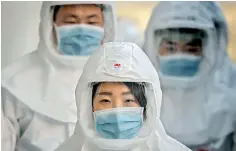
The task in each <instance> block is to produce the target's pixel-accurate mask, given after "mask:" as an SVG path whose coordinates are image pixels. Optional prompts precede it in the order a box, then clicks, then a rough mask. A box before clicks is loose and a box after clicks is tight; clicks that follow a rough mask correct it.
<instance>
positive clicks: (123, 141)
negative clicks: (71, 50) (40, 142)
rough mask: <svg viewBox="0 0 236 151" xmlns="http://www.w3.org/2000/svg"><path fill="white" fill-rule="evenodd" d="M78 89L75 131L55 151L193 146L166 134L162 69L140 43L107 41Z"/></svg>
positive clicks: (168, 150)
mask: <svg viewBox="0 0 236 151" xmlns="http://www.w3.org/2000/svg"><path fill="white" fill-rule="evenodd" d="M75 93H76V102H77V107H78V110H77V111H78V121H77V124H76V128H75V133H74V135H72V136H71V138H69V139H68V140H66V141H65V142H64V143H63V144H62V145H61V146H59V148H57V149H56V151H65V150H66V151H95V150H96V151H112V150H118V151H190V149H188V148H187V147H185V146H184V145H182V144H181V143H179V142H177V141H176V140H174V139H172V138H171V137H169V136H168V135H167V134H166V132H165V130H164V128H163V126H162V123H161V121H160V118H159V117H160V106H161V99H162V92H161V89H160V84H159V79H158V74H157V72H156V70H155V68H154V67H153V65H152V64H151V62H150V60H149V59H148V57H147V56H146V55H145V53H144V52H143V51H142V50H141V49H140V48H139V47H138V46H137V45H136V44H134V43H127V42H110V43H105V44H104V45H103V47H101V49H100V50H99V51H96V53H94V54H93V55H92V56H91V57H90V58H89V60H88V62H87V63H86V65H85V68H84V71H83V73H82V76H81V77H80V79H79V82H78V84H77V88H76V92H75Z"/></svg>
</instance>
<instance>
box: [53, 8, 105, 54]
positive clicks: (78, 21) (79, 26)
mask: <svg viewBox="0 0 236 151" xmlns="http://www.w3.org/2000/svg"><path fill="white" fill-rule="evenodd" d="M52 9H53V15H52V16H53V24H54V32H55V33H54V39H55V43H56V44H57V50H58V51H59V53H60V54H63V55H67V56H89V55H91V54H92V53H93V52H94V51H95V48H96V47H99V46H100V45H101V43H102V40H103V38H104V19H103V11H104V9H105V7H104V6H103V5H102V4H74V5H56V6H52Z"/></svg>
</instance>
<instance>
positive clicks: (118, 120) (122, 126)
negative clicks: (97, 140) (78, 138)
mask: <svg viewBox="0 0 236 151" xmlns="http://www.w3.org/2000/svg"><path fill="white" fill-rule="evenodd" d="M94 124H95V129H96V131H97V132H98V133H99V134H100V135H101V136H102V137H104V138H107V139H131V138H133V137H134V136H135V135H137V133H138V131H139V130H140V128H141V127H142V125H143V107H122V108H113V109H108V110H100V111H95V112H94Z"/></svg>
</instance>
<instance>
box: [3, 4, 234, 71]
mask: <svg viewBox="0 0 236 151" xmlns="http://www.w3.org/2000/svg"><path fill="white" fill-rule="evenodd" d="M157 3H158V2H145V1H143V2H116V11H117V15H118V16H119V17H125V18H128V19H131V20H133V21H134V22H135V23H136V24H137V27H138V29H139V30H140V32H143V31H144V30H145V28H146V25H147V23H148V19H149V17H150V15H151V12H152V8H153V7H154V6H155V5H156V4H157ZM41 4H42V2H41V1H31V2H30V1H21V2H20V1H18V2H16V1H15V2H13V1H11V2H10V1H9V2H6V1H5V2H1V13H2V15H1V16H2V18H1V23H2V28H1V30H2V35H1V39H2V41H1V44H2V46H1V67H2V68H3V67H4V66H6V65H7V64H9V63H10V62H12V61H13V60H15V59H17V58H19V57H20V56H22V55H24V54H26V53H29V52H31V51H33V50H35V49H36V47H37V44H38V40H39V37H38V26H39V17H40V8H41ZM221 5H222V7H223V9H224V13H225V16H226V18H227V21H228V23H229V27H230V45H229V49H228V51H229V54H230V57H231V58H232V59H233V61H234V62H236V50H233V49H236V43H235V42H233V41H234V39H235V38H236V19H234V17H235V16H236V2H221Z"/></svg>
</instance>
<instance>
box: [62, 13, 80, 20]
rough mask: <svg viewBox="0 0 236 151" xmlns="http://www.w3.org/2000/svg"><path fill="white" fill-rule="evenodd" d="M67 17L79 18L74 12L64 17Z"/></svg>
mask: <svg viewBox="0 0 236 151" xmlns="http://www.w3.org/2000/svg"><path fill="white" fill-rule="evenodd" d="M66 18H78V16H76V15H74V14H68V15H66V16H65V17H64V19H66Z"/></svg>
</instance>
